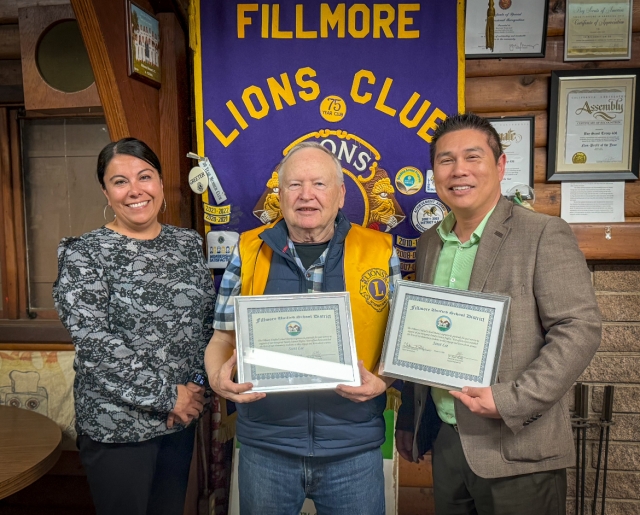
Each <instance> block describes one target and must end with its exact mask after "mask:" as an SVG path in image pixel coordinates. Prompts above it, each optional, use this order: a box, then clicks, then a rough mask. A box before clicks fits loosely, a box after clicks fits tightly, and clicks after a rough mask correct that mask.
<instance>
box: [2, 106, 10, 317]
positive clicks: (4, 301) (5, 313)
mask: <svg viewBox="0 0 640 515" xmlns="http://www.w3.org/2000/svg"><path fill="white" fill-rule="evenodd" d="M6 112H7V108H5V107H0V215H2V217H3V220H0V295H2V302H1V303H0V318H7V317H8V304H9V293H8V289H7V282H6V277H7V259H6V255H5V252H4V249H5V248H6V247H7V244H6V235H5V229H4V227H5V224H6V223H7V219H6V218H5V215H4V213H5V210H4V195H2V185H3V183H4V176H5V175H6V174H5V171H4V165H3V163H4V162H5V159H4V158H3V155H4V154H3V153H2V152H3V149H4V145H3V144H2V138H3V136H6V132H5V131H4V130H3V129H2V123H3V121H4V120H5V119H6Z"/></svg>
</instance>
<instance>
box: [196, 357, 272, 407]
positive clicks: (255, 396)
mask: <svg viewBox="0 0 640 515" xmlns="http://www.w3.org/2000/svg"><path fill="white" fill-rule="evenodd" d="M236 362H237V354H236V351H235V350H234V351H233V355H232V356H231V357H230V358H229V359H228V360H227V361H225V363H224V364H223V365H222V367H221V368H220V370H218V371H217V372H216V373H214V374H213V375H210V376H209V384H210V385H211V388H212V389H213V391H214V392H216V393H217V394H218V395H219V396H220V397H224V398H225V399H229V400H230V401H233V402H239V403H241V404H242V403H246V402H254V401H258V400H260V399H264V397H266V395H267V394H266V393H243V392H248V391H249V390H251V388H253V385H252V384H251V383H240V384H238V383H234V382H233V375H234V369H235V366H236Z"/></svg>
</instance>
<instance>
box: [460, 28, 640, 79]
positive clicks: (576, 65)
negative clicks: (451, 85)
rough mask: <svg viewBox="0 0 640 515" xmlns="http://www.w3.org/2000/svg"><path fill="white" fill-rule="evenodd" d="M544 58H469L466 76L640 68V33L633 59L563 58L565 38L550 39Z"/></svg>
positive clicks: (635, 37) (633, 42)
mask: <svg viewBox="0 0 640 515" xmlns="http://www.w3.org/2000/svg"><path fill="white" fill-rule="evenodd" d="M546 48H547V49H546V53H545V57H544V59H470V60H468V61H467V62H466V65H465V73H466V76H467V77H494V76H497V75H524V74H550V73H551V72H552V71H559V70H604V69H606V70H609V69H620V68H638V67H640V33H636V34H633V36H632V38H631V59H628V60H618V61H568V62H566V61H565V60H564V39H563V38H562V37H553V38H547V47H546Z"/></svg>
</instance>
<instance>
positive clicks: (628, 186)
mask: <svg viewBox="0 0 640 515" xmlns="http://www.w3.org/2000/svg"><path fill="white" fill-rule="evenodd" d="M535 190H536V203H535V210H536V211H540V212H541V213H546V214H548V215H552V216H560V196H561V195H560V191H561V186H560V183H559V182H558V183H549V184H547V183H544V182H536V183H535ZM624 216H625V218H627V217H628V218H635V217H640V182H638V181H629V182H626V183H625V186H624ZM638 242H640V233H638V234H637V235H636V237H635V240H630V241H628V242H627V243H628V244H629V245H630V246H631V245H632V246H635V247H640V244H638ZM589 259H591V258H589ZM594 259H595V258H594ZM621 259H622V258H621ZM625 259H627V258H625Z"/></svg>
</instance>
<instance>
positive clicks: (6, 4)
mask: <svg viewBox="0 0 640 515" xmlns="http://www.w3.org/2000/svg"><path fill="white" fill-rule="evenodd" d="M68 3H69V0H1V1H0V23H1V24H5V23H18V9H22V8H24V7H33V6H34V5H60V4H68Z"/></svg>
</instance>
